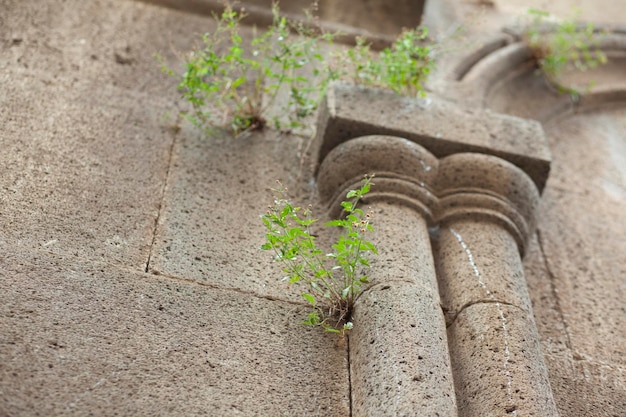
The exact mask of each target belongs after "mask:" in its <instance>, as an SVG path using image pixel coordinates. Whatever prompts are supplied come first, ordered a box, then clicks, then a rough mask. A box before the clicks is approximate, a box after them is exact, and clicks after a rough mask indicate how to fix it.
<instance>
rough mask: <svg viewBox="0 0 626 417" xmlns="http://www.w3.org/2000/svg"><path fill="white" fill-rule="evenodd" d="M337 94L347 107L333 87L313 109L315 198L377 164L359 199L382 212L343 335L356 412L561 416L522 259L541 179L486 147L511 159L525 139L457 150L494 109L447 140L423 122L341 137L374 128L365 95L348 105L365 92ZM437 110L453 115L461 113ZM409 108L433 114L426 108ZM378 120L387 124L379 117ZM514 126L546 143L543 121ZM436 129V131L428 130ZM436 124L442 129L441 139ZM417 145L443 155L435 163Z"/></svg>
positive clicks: (332, 200) (494, 121)
mask: <svg viewBox="0 0 626 417" xmlns="http://www.w3.org/2000/svg"><path fill="white" fill-rule="evenodd" d="M347 90H348V89H344V90H342V94H343V95H344V96H351V99H350V102H349V103H350V104H349V106H350V110H349V111H347V110H346V109H345V107H344V106H346V105H348V102H339V103H338V102H337V101H336V100H337V95H334V96H330V98H329V100H328V101H329V102H331V103H330V104H327V107H326V111H325V112H322V115H321V120H320V123H319V126H320V127H321V129H320V133H319V136H318V139H319V142H318V143H319V144H320V148H321V150H320V160H321V164H320V167H319V169H318V190H319V194H320V198H321V200H322V201H324V202H326V203H327V204H328V205H329V207H337V201H338V200H339V199H341V197H342V196H343V195H344V194H345V191H346V190H347V189H350V188H353V187H354V186H356V185H357V184H358V182H359V180H360V178H361V177H362V176H363V175H365V174H372V173H374V174H376V178H375V181H374V182H375V186H374V189H373V191H372V193H371V195H369V196H368V198H367V199H366V201H365V202H364V204H367V205H368V206H371V207H372V209H373V210H374V212H375V213H380V214H381V215H380V216H378V217H379V218H383V219H382V220H379V221H380V223H379V224H378V227H377V235H378V237H377V238H376V243H377V244H378V246H379V247H380V248H381V256H380V259H378V260H377V261H376V263H375V265H374V268H373V272H372V286H371V287H370V288H369V289H367V290H366V291H365V292H364V294H363V295H362V296H361V298H359V300H358V301H357V304H356V306H355V310H354V317H353V319H354V322H355V324H356V325H355V330H354V331H353V332H352V334H351V336H350V370H351V391H352V410H353V415H354V416H368V415H372V416H385V415H415V416H425V415H428V416H431V415H432V416H436V415H445V416H455V415H458V416H462V417H471V416H479V415H481V416H487V415H493V416H499V415H514V416H517V415H518V413H519V415H532V416H547V417H549V416H558V412H557V410H556V406H555V403H554V399H553V397H552V393H551V389H550V384H549V381H548V372H547V368H546V366H545V364H544V360H543V356H542V353H541V349H540V344H539V337H538V333H537V329H536V325H535V323H534V319H533V313H532V307H531V302H530V297H529V294H528V289H527V288H526V283H525V280H524V272H523V267H522V262H521V257H522V255H523V253H524V251H525V249H526V246H527V244H528V241H529V238H530V236H531V234H532V233H533V230H534V225H535V215H536V209H537V205H538V201H539V192H538V189H537V185H536V184H544V183H545V177H543V178H542V177H541V176H540V172H541V170H539V171H537V170H535V171H534V172H533V173H534V176H535V178H533V179H531V177H530V176H529V175H528V174H527V173H525V172H524V171H523V170H522V169H520V168H519V167H517V166H515V165H513V164H512V163H511V162H507V161H506V160H504V159H502V158H499V157H497V156H493V154H494V153H495V154H499V155H503V156H509V157H510V159H514V160H515V159H516V158H515V156H514V155H515V152H516V149H515V147H516V146H518V147H519V146H522V147H523V146H528V145H527V144H525V143H522V144H521V145H515V144H514V142H512V141H510V142H508V143H509V144H511V145H510V148H509V149H507V150H506V151H505V152H503V151H502V150H501V149H500V150H498V149H492V150H491V151H490V150H489V149H488V148H487V147H486V146H484V147H483V148H484V149H485V152H484V153H476V152H473V153H467V152H455V151H458V150H463V148H464V147H465V148H468V150H472V151H476V144H477V143H480V142H481V141H484V136H483V135H481V133H484V134H485V135H486V136H487V138H489V137H491V136H493V133H491V132H490V131H489V129H490V128H491V129H493V126H497V125H498V119H499V118H500V115H495V114H488V113H484V114H477V115H473V117H474V119H475V120H476V119H481V118H483V120H485V121H486V122H485V123H484V124H483V125H482V130H480V131H479V132H480V133H479V134H474V135H473V136H472V135H464V136H460V137H458V138H457V139H458V140H456V141H454V138H451V137H450V136H449V135H448V134H447V133H446V132H448V133H449V132H450V128H449V127H446V126H445V125H444V126H441V125H440V126H435V124H434V122H432V120H431V122H430V123H431V125H428V124H426V125H421V126H419V128H420V133H419V134H413V135H411V134H410V132H408V135H407V136H410V137H411V138H412V140H413V141H412V140H408V139H405V138H401V137H396V136H380V135H373V136H362V137H357V138H354V139H350V140H347V141H344V139H345V136H346V135H349V133H347V132H346V131H348V132H349V131H351V130H360V131H363V130H369V131H370V133H374V132H375V131H376V129H377V127H376V126H375V124H374V123H373V122H372V121H369V122H367V123H366V122H365V120H364V119H365V116H364V113H368V112H369V114H372V112H373V111H375V110H373V109H372V106H371V102H370V101H368V102H367V106H364V105H360V103H362V101H359V100H354V94H356V95H358V94H361V95H362V96H366V95H368V94H376V93H369V92H368V91H365V90H358V89H354V90H353V91H352V92H351V91H347ZM380 100H381V103H382V100H384V99H380ZM433 100H437V98H436V97H435V98H434V99H433ZM446 106H448V108H449V109H451V110H452V114H453V115H454V114H461V113H462V112H463V110H462V109H455V108H454V106H453V105H446ZM434 107H435V108H436V109H440V108H441V104H439V103H437V104H435V106H434ZM329 108H332V109H331V111H329V110H328V109H329ZM389 108H391V106H389ZM420 111H422V112H423V113H424V115H423V116H420V115H419V113H420ZM347 112H348V113H351V114H353V115H358V116H357V117H358V118H359V120H363V121H362V122H360V121H358V120H357V121H355V120H353V119H351V118H350V117H344V118H343V119H342V120H340V121H339V122H338V119H340V117H338V116H337V115H338V113H342V114H344V115H345V114H346V113H347ZM399 113H401V109H400V112H399ZM412 114H417V116H415V118H417V119H424V120H427V119H429V116H432V114H430V109H428V108H425V109H423V110H420V109H415V108H414V109H412ZM442 121H443V120H440V122H442ZM385 123H386V125H390V124H394V123H396V124H397V123H398V122H397V121H395V122H394V117H386V118H385ZM452 123H453V121H452ZM525 123H526V121H524V120H522V119H516V120H513V121H512V122H511V123H510V124H511V125H513V126H518V127H517V131H525V132H533V133H535V135H536V136H534V137H532V140H533V142H534V145H533V146H534V147H535V149H543V148H542V147H541V143H542V141H543V140H544V138H543V133H542V130H541V128H537V127H536V125H534V124H533V123H529V124H528V126H525ZM337 126H340V127H339V128H337ZM355 126H356V127H355ZM414 126H415V124H414ZM433 128H434V129H435V130H436V131H437V133H433V134H431V135H429V134H428V130H429V129H433ZM380 129H381V130H383V131H385V130H389V129H388V128H385V127H384V126H383V127H382V128H380ZM407 130H408V129H407ZM509 131H510V132H512V133H514V132H515V131H516V130H515V129H511V130H509ZM440 132H444V134H446V136H447V137H446V139H445V142H444V143H443V144H442V142H443V140H442V141H441V142H439V140H440V138H441V136H442V134H441V133H440ZM501 134H506V133H505V132H502V133H501ZM342 135H343V136H342ZM529 137H531V135H530V133H529ZM464 141H467V142H469V145H465V144H464ZM415 142H419V143H428V144H430V145H431V147H434V148H435V149H436V150H437V151H438V152H439V153H440V154H446V153H449V154H450V155H449V156H446V157H444V158H442V159H438V158H437V157H435V156H434V155H433V154H432V153H430V152H429V151H428V150H426V149H425V148H424V147H422V146H420V145H418V144H416V143H415ZM337 143H339V145H337V146H335V145H336V144H337ZM505 143H506V142H505ZM505 146H506V145H505ZM446 149H447V150H446ZM544 155H545V154H544ZM535 161H537V162H533V161H530V162H529V163H525V164H524V166H526V167H527V168H528V169H531V168H530V167H532V166H533V164H534V163H539V160H535ZM535 166H539V165H535ZM543 172H544V173H545V172H546V170H544V171H543ZM335 214H337V213H335ZM429 228H430V231H431V233H430V235H431V236H429ZM431 239H432V241H433V243H434V247H432V248H431ZM398 245H399V246H401V247H398ZM389 246H392V247H389Z"/></svg>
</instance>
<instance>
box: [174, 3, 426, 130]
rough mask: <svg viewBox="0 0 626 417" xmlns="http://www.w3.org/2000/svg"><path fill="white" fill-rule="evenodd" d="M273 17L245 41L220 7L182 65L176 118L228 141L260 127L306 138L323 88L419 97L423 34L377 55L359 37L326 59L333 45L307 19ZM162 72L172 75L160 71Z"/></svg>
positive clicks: (234, 15)
mask: <svg viewBox="0 0 626 417" xmlns="http://www.w3.org/2000/svg"><path fill="white" fill-rule="evenodd" d="M272 12H273V22H272V24H271V25H270V26H269V27H268V28H267V30H265V31H261V32H259V31H257V30H256V28H255V30H254V31H253V34H252V38H251V39H249V40H248V39H246V36H244V35H243V30H242V19H243V18H244V17H245V12H243V11H242V12H237V11H235V10H234V9H233V7H232V6H226V8H225V10H224V12H223V13H222V14H221V15H219V16H216V25H217V26H216V28H215V29H214V30H213V31H212V32H210V33H205V34H204V35H203V36H202V46H201V47H199V48H197V49H195V50H194V51H192V52H190V53H189V54H188V55H187V56H186V57H185V58H184V61H185V63H184V64H185V71H184V73H183V75H182V78H181V80H180V83H179V85H178V89H179V91H180V92H181V93H182V95H183V98H184V99H185V100H186V101H188V102H189V103H190V104H191V108H192V109H191V111H189V112H185V113H183V116H184V117H185V118H186V119H187V120H189V121H191V122H192V123H193V124H195V125H196V126H198V127H200V128H202V129H204V130H205V131H207V133H210V132H211V131H212V130H213V129H214V128H215V126H222V127H226V128H227V129H228V130H230V131H232V132H233V133H234V134H235V135H239V134H241V133H244V132H248V131H252V130H260V129H263V128H264V127H265V126H266V125H269V126H271V127H274V128H276V129H279V130H293V129H301V130H304V131H307V128H308V127H309V126H306V121H307V119H308V118H309V116H311V115H312V114H313V113H314V112H315V111H316V110H317V108H318V106H319V104H320V102H321V100H322V98H323V97H324V95H325V94H326V91H327V88H328V85H329V83H330V82H332V81H333V80H337V79H340V78H342V79H348V80H351V81H353V82H355V83H358V84H363V85H366V86H373V87H382V88H386V89H389V90H392V91H395V92H396V93H398V94H403V95H408V96H413V97H414V96H416V95H420V96H423V95H424V87H423V85H424V82H425V80H426V79H427V77H428V75H429V74H430V72H431V71H432V69H433V67H434V60H433V53H432V52H433V47H432V46H431V45H430V44H428V43H427V35H428V31H427V30H426V29H425V28H416V29H413V30H405V31H404V32H402V34H401V35H400V36H399V37H398V39H397V40H396V41H395V42H394V43H393V44H392V45H391V46H390V47H388V48H385V49H384V50H382V51H381V52H379V53H377V52H374V51H372V50H371V49H370V46H369V45H368V44H367V41H366V40H365V39H363V38H359V39H357V41H356V46H355V47H353V48H350V49H348V50H343V51H336V53H335V54H333V55H331V56H328V54H324V53H323V51H324V49H325V48H327V47H328V45H330V44H332V42H333V34H331V33H327V32H324V31H323V30H321V29H319V25H318V24H317V22H316V19H315V18H314V17H313V16H312V15H311V14H310V13H308V12H307V18H306V19H305V20H304V21H299V22H292V21H290V20H288V19H287V18H286V17H284V16H282V15H281V14H280V10H279V8H278V6H277V5H276V4H274V5H273V7H272ZM348 68H350V69H348ZM162 70H163V71H164V72H166V73H168V74H170V75H173V76H176V74H175V73H174V71H173V70H172V69H170V68H167V67H166V66H165V65H162ZM276 107H280V110H279V111H278V112H277V111H276ZM272 109H274V110H273V111H272ZM271 113H273V114H271ZM276 113H278V115H276ZM309 130H310V129H309Z"/></svg>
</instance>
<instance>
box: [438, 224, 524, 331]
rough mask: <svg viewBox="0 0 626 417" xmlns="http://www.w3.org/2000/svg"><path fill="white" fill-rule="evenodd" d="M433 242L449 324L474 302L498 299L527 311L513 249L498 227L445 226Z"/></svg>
mask: <svg viewBox="0 0 626 417" xmlns="http://www.w3.org/2000/svg"><path fill="white" fill-rule="evenodd" d="M434 242H435V246H436V253H437V256H436V258H437V273H438V276H439V277H440V280H439V289H440V294H441V300H442V305H443V306H444V308H445V309H446V316H447V317H448V319H449V320H452V319H453V317H455V316H456V315H457V314H459V313H460V312H461V311H462V310H463V309H464V308H466V307H467V306H470V305H472V304H475V303H479V302H488V303H491V302H496V301H498V302H500V303H503V304H511V305H514V306H516V307H518V308H520V309H522V310H524V311H527V312H532V306H531V304H530V297H529V294H528V288H527V287H526V282H525V280H524V269H523V267H522V262H521V259H520V256H519V253H518V250H517V245H516V244H515V241H514V240H513V238H512V237H511V235H510V234H509V233H508V232H507V231H506V230H504V229H503V228H502V227H500V226H498V225H496V224H493V223H492V222H488V221H473V220H457V221H452V222H446V223H444V224H442V225H441V228H440V229H439V231H438V232H437V234H436V235H435V239H434Z"/></svg>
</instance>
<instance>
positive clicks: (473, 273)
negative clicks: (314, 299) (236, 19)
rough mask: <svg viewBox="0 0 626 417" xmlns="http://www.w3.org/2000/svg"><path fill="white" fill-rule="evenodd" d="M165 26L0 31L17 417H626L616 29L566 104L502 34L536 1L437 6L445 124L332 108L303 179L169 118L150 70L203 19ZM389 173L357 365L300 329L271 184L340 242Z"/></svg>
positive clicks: (438, 99)
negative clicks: (270, 232) (364, 193)
mask: <svg viewBox="0 0 626 417" xmlns="http://www.w3.org/2000/svg"><path fill="white" fill-rule="evenodd" d="M154 3H160V4H167V5H169V6H171V5H172V4H170V3H171V2H170V3H168V2H166V1H165V0H163V1H161V0H159V1H154V2H149V3H144V2H137V1H131V0H100V1H94V2H81V1H60V0H59V1H56V0H55V1H49V2H44V3H41V2H39V1H35V0H19V1H18V0H4V1H2V5H1V6H0V10H2V13H0V58H1V59H0V126H2V129H0V148H1V149H2V152H0V167H2V171H1V174H0V282H1V283H2V288H3V291H2V292H1V293H0V415H7V416H30V415H146V416H148V415H150V416H154V415H163V416H171V415H181V416H182V415H210V416H231V415H232V416H235V415H263V416H269V415H283V416H293V415H307V416H309V415H310V416H334V415H336V416H346V415H354V416H360V415H372V416H384V415H390V416H391V415H416V416H427V415H428V416H435V415H439V416H461V417H474V416H488V415H489V416H508V415H516V416H519V417H522V416H527V415H534V416H557V415H561V416H601V417H609V416H611V417H612V416H618V415H621V414H622V410H624V409H625V408H626V377H625V375H624V371H625V369H626V338H625V337H626V336H624V331H623V329H625V328H626V269H625V267H624V265H625V261H626V259H625V257H624V254H625V253H626V222H625V221H624V219H625V214H624V213H626V133H625V132H626V113H625V112H624V103H626V93H625V92H626V90H625V87H626V73H624V70H623V68H625V64H626V35H624V32H623V31H622V29H621V27H620V26H619V25H618V26H614V27H613V30H612V33H611V34H609V35H607V36H606V37H605V38H604V39H603V40H602V45H601V46H602V48H603V50H605V51H606V53H607V55H608V56H609V58H610V63H609V64H608V65H606V66H603V67H600V68H598V69H597V70H594V71H590V72H586V73H583V74H581V73H574V74H568V75H567V77H569V78H567V79H568V80H574V81H589V80H593V81H594V82H595V85H594V87H593V88H592V89H591V90H589V91H587V92H586V94H584V95H583V97H582V99H581V100H580V101H572V100H571V99H570V98H569V97H568V96H563V95H559V94H557V93H555V92H554V91H552V90H551V89H550V88H548V87H547V86H546V85H545V83H544V82H543V80H542V79H541V78H540V77H537V76H536V74H535V73H534V70H533V67H532V62H531V61H530V57H529V54H528V51H527V49H526V48H525V47H524V46H523V45H522V44H521V43H520V42H519V40H518V38H516V35H515V31H511V30H506V31H503V30H502V28H503V27H504V26H510V25H511V24H514V23H515V21H516V18H517V16H519V14H520V13H523V11H524V9H525V7H522V6H525V5H526V3H527V2H525V3H524V5H520V4H517V3H516V2H514V1H512V0H508V1H495V2H474V3H473V2H464V3H458V2H451V1H443V2H428V3H427V4H426V5H425V12H424V13H425V15H424V22H425V24H427V25H428V26H429V27H431V29H432V30H433V33H436V34H440V33H446V31H447V30H449V28H454V27H457V25H458V24H459V23H461V24H462V25H463V26H464V27H465V28H466V32H464V35H463V38H464V39H462V40H461V42H462V43H461V45H462V46H461V47H459V48H457V49H455V48H452V49H451V50H452V52H451V53H449V54H447V55H445V56H444V57H442V60H441V63H440V65H439V67H438V70H437V72H436V73H435V74H434V75H433V77H432V79H431V81H430V82H429V84H428V86H427V88H428V99H427V100H423V101H414V100H408V99H404V98H398V97H396V96H394V95H392V94H387V93H380V92H376V91H370V90H363V89H355V88H353V87H349V86H345V85H338V86H336V87H335V88H334V89H333V90H332V91H331V92H330V95H329V97H330V98H329V100H328V101H327V102H326V103H325V105H324V107H323V108H322V110H321V111H320V114H319V119H318V136H317V138H316V141H314V142H313V145H312V146H311V148H310V149H311V150H312V152H311V154H310V155H309V157H310V162H311V164H304V165H302V164H301V153H302V150H303V149H304V148H305V147H306V145H307V144H306V143H305V142H306V139H305V138H302V137H299V136H296V135H290V134H278V133H276V132H273V131H271V130H267V131H265V132H263V133H255V134H253V135H251V136H248V137H245V138H240V139H237V140H233V139H232V138H231V137H229V136H228V135H226V134H224V135H219V134H216V135H214V136H213V137H210V138H207V137H204V136H203V134H202V133H201V132H199V131H198V130H197V129H195V128H194V127H192V126H190V125H188V124H186V123H181V121H180V120H178V119H177V118H176V114H177V112H178V111H179V110H180V109H182V108H184V103H182V101H181V99H180V97H179V96H178V94H177V92H176V90H175V85H176V81H175V80H173V79H170V78H168V77H166V76H165V75H163V74H162V73H161V72H160V70H159V65H158V64H157V63H156V61H155V60H154V58H153V54H154V53H160V54H161V55H163V57H164V59H165V61H166V62H167V63H168V64H169V65H171V66H174V67H176V66H177V65H180V63H179V61H178V55H179V54H180V52H183V51H186V50H188V49H189V48H190V46H191V45H193V44H194V43H195V42H196V41H197V39H198V34H200V33H203V32H206V31H209V30H211V28H212V27H213V23H212V20H211V18H209V17H207V16H206V10H208V9H206V6H207V4H208V3H211V2H210V1H208V0H207V1H203V0H189V1H186V2H178V3H176V7H177V8H179V9H182V10H173V9H170V8H165V7H161V6H159V5H155V4H154ZM535 3H537V4H534V6H536V7H550V8H552V9H551V11H553V12H555V13H567V12H569V9H570V6H571V5H572V2H571V1H566V0H561V1H555V2H550V4H541V3H542V2H535ZM593 5H594V6H593V7H592V6H591V3H585V4H580V5H579V6H582V7H583V17H584V18H586V19H588V20H593V21H596V22H599V23H607V24H616V23H620V22H619V19H620V18H622V15H620V13H619V11H615V10H611V7H612V5H613V3H612V2H609V3H607V4H605V5H604V6H606V7H600V6H598V3H597V2H594V3H593ZM328 10H330V8H329V9H328ZM333 16H334V17H336V18H329V21H331V22H334V23H333V24H336V23H337V22H338V21H339V22H340V23H342V24H346V25H348V26H350V27H352V29H353V30H354V33H359V31H360V30H363V27H365V28H366V30H370V31H371V29H370V28H367V25H366V24H365V23H367V22H364V23H363V25H361V24H360V22H359V21H358V20H356V23H355V21H349V22H348V21H344V19H343V18H340V17H337V16H339V14H333ZM367 17H368V16H365V17H364V19H365V18H367ZM369 17H370V18H371V21H370V22H369V23H372V24H373V23H375V21H376V20H377V19H378V20H380V17H379V16H373V15H372V16H369ZM357 23H358V25H357ZM383 32H384V31H383ZM379 35H380V34H379ZM383 35H384V33H383ZM385 40H386V38H385V36H379V41H380V42H381V43H384V42H385ZM177 68H179V67H177ZM373 171H374V172H376V174H377V179H376V181H375V182H376V186H375V189H374V191H373V193H372V195H371V198H370V199H369V200H368V201H367V203H368V204H369V205H371V206H372V209H373V210H374V211H375V223H374V226H375V229H376V235H375V239H376V243H377V244H378V246H379V247H380V249H381V254H380V256H379V258H378V259H377V260H376V261H375V262H374V267H373V268H372V286H371V288H370V289H369V290H367V291H366V292H365V293H364V295H363V296H362V297H361V298H360V300H359V303H358V304H357V306H356V307H355V312H354V319H355V330H354V331H353V332H352V333H351V335H350V336H349V338H348V339H347V340H341V339H339V338H337V337H336V336H333V335H329V334H324V333H322V332H321V331H319V329H313V328H309V327H306V326H302V325H299V324H298V323H299V322H300V321H301V320H302V319H304V318H305V317H306V312H307V306H306V305H305V304H304V303H302V302H301V301H300V300H301V298H300V297H299V295H298V294H299V292H298V289H297V288H295V287H291V288H286V287H285V285H284V284H283V283H281V282H280V277H281V275H280V274H281V272H280V270H279V268H278V267H277V266H276V265H272V264H271V259H270V257H269V256H266V255H267V254H266V253H264V252H261V251H260V250H259V247H260V245H261V244H262V242H263V228H262V224H261V222H260V220H259V215H260V214H261V213H262V212H263V210H264V208H265V207H266V205H267V204H268V203H269V202H270V199H271V198H272V196H271V193H270V191H269V187H271V186H272V184H273V183H274V181H275V180H276V179H281V180H282V181H284V182H285V183H286V184H287V185H288V186H289V187H290V189H291V191H292V193H293V194H294V196H295V198H297V199H299V200H300V201H302V202H303V203H307V202H312V203H313V204H314V206H315V207H316V209H317V211H318V212H319V213H320V215H322V216H328V215H330V214H328V213H326V210H327V209H329V210H330V208H331V207H334V206H336V200H337V199H338V198H340V196H341V194H342V192H344V191H345V190H346V189H348V188H349V187H350V186H351V185H354V182H355V181H356V180H357V179H358V178H359V177H361V176H362V175H363V174H365V173H370V172H373Z"/></svg>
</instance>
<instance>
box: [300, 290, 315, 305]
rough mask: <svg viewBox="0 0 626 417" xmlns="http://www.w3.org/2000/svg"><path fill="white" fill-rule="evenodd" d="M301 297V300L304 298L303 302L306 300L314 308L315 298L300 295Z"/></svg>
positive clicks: (308, 295)
mask: <svg viewBox="0 0 626 417" xmlns="http://www.w3.org/2000/svg"><path fill="white" fill-rule="evenodd" d="M300 295H301V296H302V298H304V299H305V300H307V301H308V302H309V303H310V304H311V305H312V306H314V307H315V297H313V296H312V295H311V294H306V293H304V294H300Z"/></svg>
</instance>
